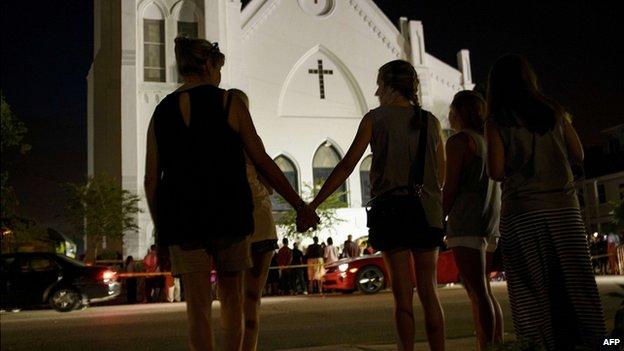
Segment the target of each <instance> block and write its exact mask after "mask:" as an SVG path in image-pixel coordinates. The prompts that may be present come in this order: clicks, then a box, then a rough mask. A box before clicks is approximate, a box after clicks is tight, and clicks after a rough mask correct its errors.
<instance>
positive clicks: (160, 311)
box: [0, 277, 624, 351]
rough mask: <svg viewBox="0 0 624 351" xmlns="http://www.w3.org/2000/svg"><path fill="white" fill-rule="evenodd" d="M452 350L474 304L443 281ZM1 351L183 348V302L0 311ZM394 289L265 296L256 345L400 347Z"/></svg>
mask: <svg viewBox="0 0 624 351" xmlns="http://www.w3.org/2000/svg"><path fill="white" fill-rule="evenodd" d="M597 281H598V285H599V288H600V293H601V298H602V301H603V305H604V308H605V312H606V316H607V318H608V321H607V322H608V328H609V330H610V329H611V328H612V327H613V317H614V315H615V311H616V310H617V308H618V306H619V304H620V303H621V300H622V298H621V297H617V296H610V295H614V293H617V292H619V293H624V290H623V289H622V288H621V287H619V286H618V284H624V277H599V278H598V279H597ZM493 290H494V293H495V295H496V296H497V298H498V299H499V301H500V303H501V305H502V307H503V312H504V315H505V332H506V339H513V331H512V325H511V314H510V311H509V303H508V299H507V293H506V285H505V283H494V285H493ZM439 294H440V299H441V301H442V305H443V308H444V311H445V317H446V335H447V339H448V343H447V349H448V350H472V349H474V346H473V345H474V343H475V341H474V336H473V335H474V333H473V327H472V316H471V311H470V304H469V302H468V299H467V297H466V294H465V292H464V289H463V288H462V287H461V285H455V286H452V287H441V288H440V289H439ZM414 305H415V317H416V325H417V327H416V340H417V341H418V342H417V344H416V349H417V350H427V349H428V348H427V346H426V342H424V340H425V334H424V327H423V318H422V309H421V308H420V305H419V303H418V298H417V295H416V294H414ZM218 315H219V304H218V303H215V304H214V305H213V320H214V325H215V328H214V329H215V338H216V340H217V344H218V341H219V340H220V338H221V333H220V331H219V327H218V326H219V324H218ZM0 327H1V328H0V329H1V349H2V350H3V351H5V350H6V351H9V350H45V351H56V350H97V351H106V350H186V349H187V347H186V333H187V326H186V316H185V305H184V303H170V304H168V303H160V304H137V305H120V306H101V307H97V306H93V307H90V308H87V309H85V310H82V311H74V312H70V313H59V312H56V311H52V310H42V311H21V312H18V313H12V312H3V313H1V314H0ZM395 342H396V334H395V331H394V325H393V321H392V295H391V293H390V292H388V291H385V292H382V293H379V294H376V295H363V294H359V293H354V294H347V295H343V294H329V295H325V296H316V295H310V296H287V297H267V298H263V300H262V306H261V334H260V342H259V350H283V351H286V350H288V351H301V350H310V351H330V350H343V351H355V350H358V351H362V350H395V349H396V346H394V343H395Z"/></svg>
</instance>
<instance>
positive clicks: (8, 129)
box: [0, 92, 30, 228]
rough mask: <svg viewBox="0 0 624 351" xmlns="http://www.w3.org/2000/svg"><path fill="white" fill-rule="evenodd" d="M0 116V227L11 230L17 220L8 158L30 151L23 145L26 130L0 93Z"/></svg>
mask: <svg viewBox="0 0 624 351" xmlns="http://www.w3.org/2000/svg"><path fill="white" fill-rule="evenodd" d="M0 100H1V101H0V115H1V117H2V143H1V144H0V160H1V161H0V162H1V168H2V171H1V173H2V174H1V176H0V178H1V182H2V190H1V194H0V201H1V214H0V217H1V221H2V223H1V226H2V227H3V228H12V227H13V226H14V224H15V222H17V221H18V218H17V214H16V213H17V205H18V201H17V197H16V196H15V192H14V191H13V188H12V187H11V186H9V184H8V182H9V170H8V169H9V168H10V166H11V165H10V163H9V161H8V156H9V155H10V154H12V153H16V152H17V153H21V154H24V153H26V152H27V151H28V150H30V145H28V144H24V143H23V142H22V140H23V139H24V134H26V132H27V129H26V127H25V126H24V123H22V122H21V121H20V120H19V119H17V118H16V117H15V115H14V114H13V111H11V107H10V106H9V104H8V103H7V102H6V101H5V99H4V95H3V94H2V92H0Z"/></svg>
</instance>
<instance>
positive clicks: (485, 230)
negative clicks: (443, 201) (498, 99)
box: [446, 130, 500, 237]
mask: <svg viewBox="0 0 624 351" xmlns="http://www.w3.org/2000/svg"><path fill="white" fill-rule="evenodd" d="M462 132H463V133H466V134H468V136H470V137H471V138H472V140H474V142H475V145H476V150H475V155H474V157H473V158H472V160H471V161H470V162H469V163H468V164H467V165H465V166H464V167H463V169H462V172H461V177H460V180H459V186H458V189H457V194H456V196H455V201H454V202H453V207H452V208H451V211H450V212H449V215H448V227H447V233H446V235H447V236H449V237H455V236H480V237H497V236H500V233H499V231H498V223H499V219H500V215H499V212H500V187H499V185H498V183H497V182H494V181H492V180H491V179H490V178H489V177H488V175H487V172H486V168H485V160H486V147H485V139H484V138H483V136H482V135H480V134H478V133H475V132H473V131H469V130H464V131H462Z"/></svg>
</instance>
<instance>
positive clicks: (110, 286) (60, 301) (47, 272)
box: [0, 252, 121, 312]
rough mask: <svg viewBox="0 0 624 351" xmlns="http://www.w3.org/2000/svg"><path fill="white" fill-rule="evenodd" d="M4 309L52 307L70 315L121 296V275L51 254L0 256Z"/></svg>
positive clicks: (107, 269) (1, 293)
mask: <svg viewBox="0 0 624 351" xmlns="http://www.w3.org/2000/svg"><path fill="white" fill-rule="evenodd" d="M0 257H1V259H0V264H1V268H0V275H1V284H2V286H1V287H0V290H1V291H0V295H1V300H0V301H1V305H2V308H3V309H20V308H28V307H39V306H43V305H49V306H50V307H52V308H54V309H55V310H57V311H60V312H68V311H71V310H74V309H77V308H81V307H84V306H88V305H89V304H90V303H96V302H102V301H106V300H111V299H114V298H115V297H117V296H119V293H120V291H121V287H120V284H119V282H117V273H116V272H114V271H112V270H110V269H109V268H107V267H101V266H87V265H85V264H84V263H82V262H80V261H77V260H74V259H72V258H69V257H67V256H62V255H58V254H55V253H49V252H33V253H30V252H29V253H21V252H20V253H13V254H3V255H1V256H0Z"/></svg>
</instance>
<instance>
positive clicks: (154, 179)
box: [143, 119, 161, 222]
mask: <svg viewBox="0 0 624 351" xmlns="http://www.w3.org/2000/svg"><path fill="white" fill-rule="evenodd" d="M160 173H161V169H160V163H159V162H158V146H157V144H156V133H155V132H154V119H152V120H151V121H150V124H149V127H148V128H147V147H146V155H145V178H144V179H143V186H144V188H145V197H146V198H147V207H148V208H149V211H150V214H151V215H152V221H154V222H156V201H157V199H156V190H157V189H158V182H159V180H160Z"/></svg>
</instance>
